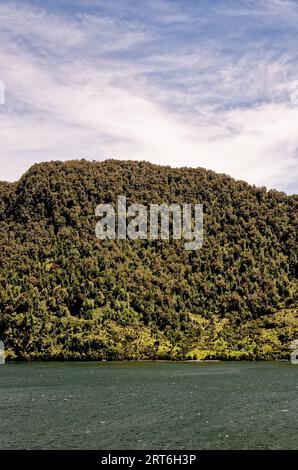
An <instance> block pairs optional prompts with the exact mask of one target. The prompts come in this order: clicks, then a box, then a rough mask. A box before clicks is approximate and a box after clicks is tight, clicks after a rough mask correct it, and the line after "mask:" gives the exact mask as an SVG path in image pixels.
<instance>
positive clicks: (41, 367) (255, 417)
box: [0, 362, 298, 449]
mask: <svg viewBox="0 0 298 470" xmlns="http://www.w3.org/2000/svg"><path fill="white" fill-rule="evenodd" d="M297 379H298V367H297V366H294V365H291V364H290V363H287V362H279V363H277V362H276V363H244V362H241V363H171V362H115V363H86V362H85V363H84V362H81V363H74V362H71V363H53V362H49V363H8V364H6V365H4V366H1V367H0V393H1V395H0V396H1V402H0V420H1V439H0V448H1V449H297V448H298V394H297V390H298V382H297Z"/></svg>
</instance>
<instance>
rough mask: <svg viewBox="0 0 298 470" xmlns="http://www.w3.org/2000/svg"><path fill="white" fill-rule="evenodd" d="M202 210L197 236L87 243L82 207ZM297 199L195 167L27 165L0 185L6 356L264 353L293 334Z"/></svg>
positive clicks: (88, 211)
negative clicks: (185, 206) (121, 198)
mask: <svg viewBox="0 0 298 470" xmlns="http://www.w3.org/2000/svg"><path fill="white" fill-rule="evenodd" d="M121 194H123V195H126V196H127V201H128V203H141V204H144V205H145V206H148V205H149V204H151V203H158V204H161V203H165V204H172V203H177V204H182V203H186V202H187V203H192V204H194V203H200V204H203V206H204V242H203V247H202V248H201V249H199V250H197V251H188V250H185V249H184V241H183V240H172V239H170V240H168V241H167V240H150V239H148V240H134V241H133V240H120V241H118V240H103V241H101V240H98V239H97V238H96V236H95V225H96V222H97V219H96V217H95V208H96V206H97V205H98V204H99V203H102V202H105V203H113V204H116V201H117V197H118V195H121ZM297 226H298V196H296V195H293V196H287V195H286V194H284V193H281V192H277V191H274V190H271V191H267V190H266V188H259V187H255V186H250V185H249V184H247V183H245V182H242V181H236V180H234V179H232V178H230V177H228V176H226V175H219V174H216V173H214V172H212V171H207V170H204V169H201V168H198V169H191V168H180V169H175V168H170V167H162V166H157V165H153V164H150V163H146V162H132V161H116V160H107V161H104V162H87V161H85V160H80V161H68V162H50V163H42V164H36V165H34V166H33V167H32V168H30V169H29V171H28V172H27V173H26V174H24V175H23V177H22V178H21V179H20V180H19V181H18V182H16V183H7V182H1V183H0V244H1V247H0V260H1V262H0V286H1V288H0V339H2V340H3V341H4V342H5V345H6V352H7V358H8V359H21V360H35V359H94V360H102V359H107V360H113V359H177V360H181V359H199V360H201V359H276V358H288V357H289V345H290V342H291V341H292V340H293V339H297V338H298V309H297V305H298V301H297V271H298V262H297V246H298V244H297Z"/></svg>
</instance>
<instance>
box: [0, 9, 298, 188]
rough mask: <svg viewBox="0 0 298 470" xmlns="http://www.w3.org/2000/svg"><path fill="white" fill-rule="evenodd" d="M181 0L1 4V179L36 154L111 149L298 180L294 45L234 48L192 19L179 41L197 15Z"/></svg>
mask: <svg viewBox="0 0 298 470" xmlns="http://www.w3.org/2000/svg"><path fill="white" fill-rule="evenodd" d="M99 3H101V2H99ZM116 3H117V2H116ZM178 3H179V2H178ZM178 3H177V5H174V6H173V4H172V3H166V2H165V3H164V4H163V5H161V3H160V2H155V4H154V3H153V2H152V4H151V6H150V8H151V11H153V12H154V14H155V16H156V17H157V18H158V21H154V14H152V15H151V21H150V22H148V21H146V20H145V19H143V20H141V19H140V18H139V17H137V16H135V17H131V16H128V11H127V8H128V6H129V2H124V3H123V2H122V8H123V9H124V7H126V8H125V9H124V13H123V16H121V15H119V14H118V16H117V15H116V16H115V15H114V14H111V12H108V11H105V12H104V13H103V12H102V11H101V12H100V11H99V10H98V11H97V10H96V11H95V12H94V11H93V12H92V14H91V13H90V12H89V11H88V12H86V11H84V10H81V9H78V11H76V12H75V14H73V16H71V17H69V16H68V15H66V13H65V11H63V10H61V11H59V12H57V11H55V12H53V11H51V10H48V9H40V8H35V7H33V6H32V5H30V4H26V5H25V6H23V5H20V4H18V3H9V4H7V5H5V6H4V5H0V25H1V26H2V23H3V26H4V27H5V28H4V30H2V31H3V32H1V34H0V40H1V44H2V49H1V51H0V70H1V73H2V75H3V76H2V77H0V78H1V79H2V80H3V81H4V82H5V84H6V89H7V96H6V104H5V106H3V105H2V106H1V105H0V133H1V148H2V152H1V179H7V180H15V179H17V178H19V177H20V176H21V174H22V173H23V172H24V171H25V170H26V169H28V167H29V166H30V165H31V164H33V163H34V162H37V161H43V160H54V159H61V160H65V159H72V158H81V157H84V158H89V159H104V158H108V157H109V158H111V157H113V158H120V159H137V160H143V159H144V160H150V161H152V162H154V163H160V164H169V165H171V166H194V167H197V166H202V167H206V168H210V169H213V170H215V171H218V172H221V173H227V174H230V175H231V176H233V177H236V178H239V179H244V180H246V181H248V182H250V183H254V184H257V185H267V186H268V187H276V188H278V189H282V190H286V191H288V192H294V191H296V192H297V186H298V165H297V147H298V134H297V130H296V127H297V126H296V125H297V119H298V108H296V107H294V106H292V105H291V103H290V101H289V94H290V83H291V80H292V79H294V78H297V77H295V71H296V68H295V64H296V62H295V56H294V52H293V51H292V50H291V49H287V50H286V51H283V52H282V53H281V52H280V50H279V49H278V50H275V49H266V48H265V49H264V48H262V49H260V50H257V49H256V48H255V47H254V48H248V49H247V50H245V51H243V50H241V53H239V52H238V53H237V48H236V49H235V50H234V49H233V50H232V52H231V51H225V50H224V47H222V44H220V43H219V42H218V41H214V38H213V37H212V35H211V36H209V39H208V35H207V33H206V31H203V32H202V31H201V32H200V33H199V35H198V36H196V28H195V26H194V31H193V32H192V37H191V38H189V37H188V38H186V39H185V40H181V41H178V42H177V43H176V42H175V41H177V38H176V36H175V34H176V28H177V27H178V28H179V29H180V27H181V23H182V24H183V23H184V24H185V23H187V18H189V19H191V18H192V21H193V19H194V15H191V12H189V11H183V10H182V9H181V8H179V4H178ZM254 3H255V2H254ZM274 3H275V5H277V4H278V2H277V1H275V2H274ZM287 3H289V5H288V9H290V8H291V4H290V2H287ZM194 5H195V4H194ZM255 5H257V4H256V3H255ZM161 7H162V11H161ZM206 8H207V7H206ZM152 9H153V10H152ZM225 11H226V15H227V16H229V15H230V12H229V10H228V9H226V10H225ZM214 12H215V10H213V11H209V12H208V14H207V10H206V18H207V17H209V16H211V17H212V14H213V15H214V14H215V13H214ZM211 13H212V14H211ZM238 13H239V15H240V16H241V14H240V13H241V11H240V9H239V12H238ZM129 15H131V13H129ZM266 21H267V20H266ZM284 21H285V19H284ZM161 23H163V24H168V25H169V29H168V30H167V28H166V31H165V29H164V28H165V27H164V26H163V27H162V28H160V24H161ZM199 24H200V25H201V27H202V28H203V29H204V27H205V26H204V21H201V22H200V23H199ZM224 26H225V25H223V27H224ZM224 29H225V28H224ZM167 35H169V37H167ZM163 39H164V42H163V45H162V46H160V42H161V41H162V40H163ZM174 39H175V40H174ZM229 41H233V39H232V38H230V37H229V36H227V42H226V45H227V44H228V43H229ZM253 41H254V39H253V38H251V36H248V38H247V43H248V44H250V45H251V43H252V42H253ZM284 44H287V43H286V41H285V42H284Z"/></svg>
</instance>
